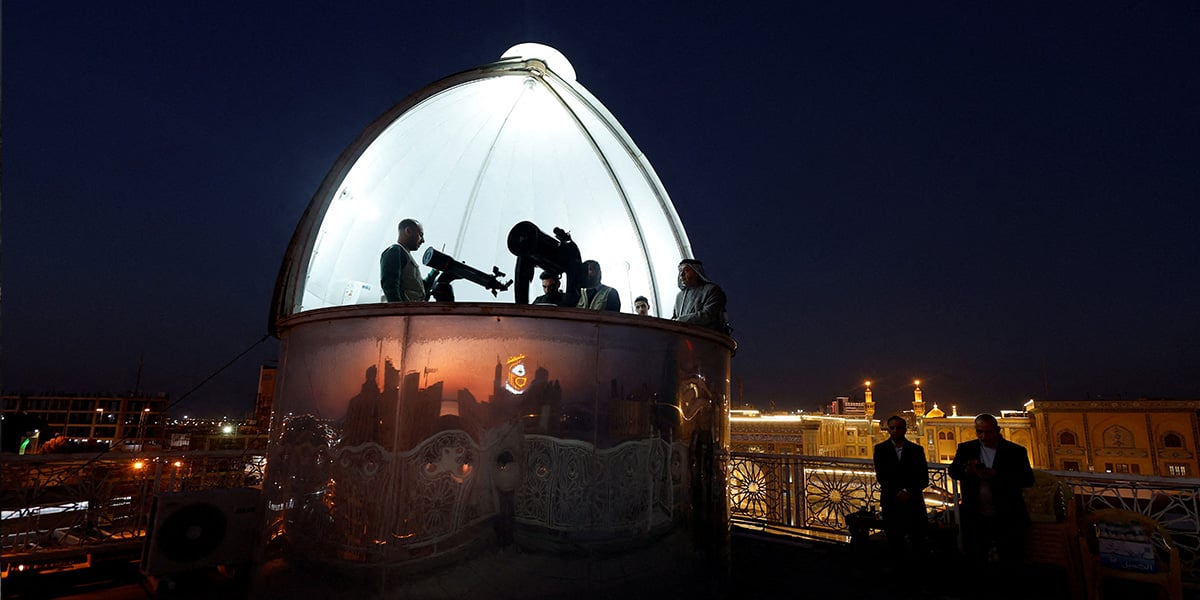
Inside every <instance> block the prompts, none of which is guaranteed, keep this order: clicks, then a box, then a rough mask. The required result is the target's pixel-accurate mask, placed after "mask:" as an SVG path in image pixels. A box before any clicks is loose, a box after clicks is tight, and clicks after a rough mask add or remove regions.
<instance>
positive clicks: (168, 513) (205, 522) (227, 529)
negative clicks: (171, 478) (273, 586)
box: [141, 488, 263, 577]
mask: <svg viewBox="0 0 1200 600" xmlns="http://www.w3.org/2000/svg"><path fill="white" fill-rule="evenodd" d="M261 496H262V492H261V491H260V490H256V489H253V488H232V489H210V490H198V491H190V492H164V493H161V494H159V495H158V496H157V497H156V498H155V499H154V505H153V506H152V507H151V509H150V521H149V522H150V527H149V529H148V530H147V531H146V543H145V545H144V546H143V547H142V563H141V570H142V573H143V574H145V575H147V576H150V577H162V576H165V575H173V574H180V573H187V572H191V571H198V570H201V569H205V568H208V567H214V566H219V565H245V564H249V563H251V562H253V560H254V552H255V550H256V548H257V546H258V543H259V536H260V533H261V531H262V526H263V511H262V506H261Z"/></svg>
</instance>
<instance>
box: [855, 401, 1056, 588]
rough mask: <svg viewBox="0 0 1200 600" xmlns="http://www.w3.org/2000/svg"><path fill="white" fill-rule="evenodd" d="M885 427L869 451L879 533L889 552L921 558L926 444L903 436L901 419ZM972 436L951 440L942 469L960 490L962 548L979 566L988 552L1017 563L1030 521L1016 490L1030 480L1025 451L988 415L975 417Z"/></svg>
mask: <svg viewBox="0 0 1200 600" xmlns="http://www.w3.org/2000/svg"><path fill="white" fill-rule="evenodd" d="M887 431H888V439H887V440H885V441H883V442H881V443H879V444H877V445H876V446H875V453H874V463H875V476H876V478H877V479H878V481H879V504H880V508H881V509H882V511H883V528H884V533H885V535H886V536H887V541H888V545H889V548H890V550H891V551H892V552H894V553H898V555H899V556H902V557H907V558H912V559H920V558H922V557H924V556H925V554H926V552H927V546H926V527H927V525H928V517H927V515H926V509H925V496H924V491H925V488H926V487H928V486H929V466H928V463H927V462H926V460H925V449H924V448H922V447H921V445H920V444H916V443H913V442H911V441H909V440H908V439H906V438H905V433H906V432H907V431H908V423H907V422H906V421H905V420H904V419H903V418H902V417H899V416H893V417H889V418H888V420H887ZM975 435H976V437H977V438H978V439H976V440H973V441H969V442H963V443H961V444H959V445H958V449H957V451H956V452H955V454H954V460H953V461H952V462H951V463H950V468H949V472H950V477H952V478H954V479H956V480H958V481H959V486H960V489H961V493H962V506H961V509H960V513H959V514H960V521H961V527H962V537H963V549H964V552H965V554H966V556H967V558H968V560H970V561H972V562H974V563H978V564H983V563H986V562H988V559H989V556H990V554H991V552H992V550H993V549H994V550H995V552H996V556H997V558H998V559H999V561H1000V562H1001V563H1003V564H1012V563H1015V562H1019V561H1020V560H1021V558H1022V556H1023V550H1024V536H1025V531H1026V528H1027V527H1028V525H1029V512H1028V511H1027V509H1026V508H1025V499H1024V496H1023V494H1022V490H1023V489H1024V488H1027V487H1030V486H1032V485H1033V468H1032V466H1031V465H1030V463H1029V453H1028V451H1026V449H1025V448H1024V447H1023V446H1021V445H1020V444H1016V443H1014V442H1010V441H1008V440H1006V439H1004V438H1003V436H1001V434H1000V425H999V423H998V422H997V421H996V417H994V416H992V415H990V414H981V415H979V416H977V417H975Z"/></svg>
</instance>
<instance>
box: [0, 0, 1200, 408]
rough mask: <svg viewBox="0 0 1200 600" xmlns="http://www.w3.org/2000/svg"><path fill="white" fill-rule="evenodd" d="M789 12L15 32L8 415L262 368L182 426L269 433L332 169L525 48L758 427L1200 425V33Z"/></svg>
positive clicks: (138, 25)
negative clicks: (531, 50) (726, 318)
mask: <svg viewBox="0 0 1200 600" xmlns="http://www.w3.org/2000/svg"><path fill="white" fill-rule="evenodd" d="M790 4H792V3H784V2H767V3H761V4H760V3H755V2H724V3H702V2H679V3H665V2H664V3H647V2H636V3H619V2H607V3H595V2H593V3H573V2H545V3H541V2H487V3H483V2H480V3H469V2H457V1H446V0H442V1H428V2H407V3H405V2H344V1H343V2H305V1H290V2H224V1H209V2H204V3H174V2H166V3H164V2H132V1H130V2H115V3H109V2H54V1H36V2H35V1H32V0H30V1H10V2H6V3H4V6H3V38H2V43H3V64H2V68H3V71H2V82H0V85H2V90H3V91H2V93H3V97H2V102H3V104H2V111H3V112H2V118H3V189H2V192H3V205H2V208H3V212H2V215H0V216H2V221H0V223H2V226H3V231H2V233H3V238H2V242H3V246H2V252H3V254H2V265H0V268H2V271H0V273H2V278H3V281H2V284H3V305H2V311H3V313H2V330H0V334H2V337H0V343H2V352H3V356H2V357H0V358H2V361H3V362H2V366H3V379H2V382H0V384H2V386H3V389H4V391H6V392H21V391H24V392H45V391H66V392H81V393H90V392H103V391H112V392H124V391H130V390H133V389H134V388H135V386H137V387H139V388H140V389H141V390H142V391H149V392H158V391H164V392H169V393H170V394H171V396H172V398H174V399H179V398H181V397H182V396H184V395H185V394H187V393H188V392H189V391H190V390H192V389H194V388H196V387H197V385H199V384H200V383H201V382H202V381H203V380H205V378H206V377H208V376H209V375H211V374H212V373H213V372H215V371H216V370H217V369H218V368H220V367H221V366H222V365H223V364H225V363H226V362H227V361H229V360H230V359H232V358H234V357H235V356H236V355H238V354H239V353H241V352H242V351H244V350H246V349H247V348H251V347H252V348H253V349H252V350H251V351H250V352H249V353H247V354H246V355H245V357H243V358H242V359H241V360H239V361H237V362H236V363H235V364H234V365H233V366H232V367H230V368H229V369H227V370H225V371H224V372H222V373H221V374H220V375H218V376H217V377H215V378H213V379H212V380H211V381H208V382H207V383H205V384H204V385H202V386H200V387H199V389H197V390H196V391H195V392H194V393H192V394H191V395H189V396H187V397H186V398H184V399H183V401H182V402H181V403H180V404H178V405H177V406H176V407H175V408H174V409H173V412H175V413H177V414H206V415H214V416H218V415H220V414H222V413H225V414H231V415H233V414H239V415H240V414H242V413H245V412H248V411H249V410H250V409H251V407H252V405H253V401H254V394H255V389H256V379H257V373H258V367H259V365H260V364H262V363H264V362H265V361H268V360H271V359H273V358H274V357H275V354H276V351H277V349H278V342H277V341H276V340H274V339H269V340H267V341H265V342H263V343H261V344H258V345H255V342H257V341H258V340H260V338H262V337H263V335H264V334H265V333H266V329H267V315H268V309H269V305H270V300H271V293H272V290H273V287H274V284H275V278H276V275H277V272H278V270H279V266H280V264H281V261H282V259H283V255H284V252H285V250H286V248H287V244H288V241H289V240H290V238H291V235H292V232H293V230H294V229H295V227H296V225H297V223H298V222H299V220H300V215H301V213H302V212H303V211H304V209H305V207H306V206H307V205H308V202H309V200H310V199H311V197H312V195H313V193H314V192H315V191H316V189H317V186H318V184H319V182H320V181H321V179H322V178H323V177H324V176H325V174H326V173H327V172H328V170H329V169H330V167H331V166H332V165H333V162H334V160H335V159H336V157H337V156H338V155H339V154H340V153H341V152H342V150H344V149H345V147H346V146H347V145H348V144H349V143H350V142H351V141H352V140H353V139H354V138H355V137H356V136H357V135H358V134H359V133H360V132H361V131H362V130H363V129H364V128H365V127H366V126H367V124H368V123H370V122H371V121H372V120H373V119H374V118H375V117H377V116H378V115H379V114H381V113H383V112H384V111H385V110H387V109H388V108H389V107H390V106H392V105H393V104H395V103H397V102H399V101H400V100H402V99H403V98H405V97H406V96H408V95H409V94H410V93H412V92H414V91H416V90H418V89H419V88H421V87H423V86H424V85H426V84H428V83H431V82H433V81H435V80H437V79H439V78H441V77H443V76H446V75H449V74H451V73H454V72H457V71H460V70H463V69H467V68H471V67H475V66H478V65H481V64H485V63H488V62H492V61H494V60H495V59H497V58H499V56H500V54H501V53H502V52H503V51H504V50H506V49H507V48H509V47H510V46H512V45H514V44H516V43H518V42H524V41H533V42H540V43H544V44H548V45H550V46H553V47H555V48H557V49H558V50H560V51H562V52H563V54H565V55H566V56H567V58H568V59H569V60H570V61H571V63H572V64H573V65H574V67H575V70H576V72H577V73H578V80H579V81H580V83H582V84H583V85H584V86H585V87H587V88H588V89H589V90H590V91H591V92H592V93H593V94H595V96H596V97H597V98H599V99H600V100H601V102H603V103H604V104H605V105H606V106H607V107H608V108H609V110H610V111H611V112H612V113H613V114H614V115H615V116H616V118H617V119H618V120H619V121H620V122H621V123H622V125H623V126H624V127H625V129H626V130H627V131H628V132H629V134H630V136H631V137H632V138H633V140H634V141H635V142H636V143H637V144H638V146H639V147H640V148H641V149H642V150H643V151H644V152H645V154H646V156H647V157H648V159H649V160H650V162H651V164H652V165H653V166H654V168H655V169H656V170H657V172H658V174H659V176H660V178H661V179H662V181H663V184H664V185H665V186H666V189H667V191H668V193H669V194H670V195H671V198H672V200H673V201H674V203H675V206H676V209H677V210H678V212H679V215H680V218H681V220H682V221H683V224H684V227H685V228H686V230H687V232H688V235H689V237H690V238H691V242H692V246H693V248H694V250H695V253H696V255H697V257H698V258H700V259H702V260H704V261H705V263H706V267H707V269H708V273H709V275H710V276H711V277H712V278H713V279H714V280H716V281H717V282H718V283H720V284H722V286H723V287H724V288H725V290H726V292H727V294H728V295H729V313H730V319H731V321H732V324H733V326H734V329H735V331H734V337H735V338H736V339H737V341H738V344H739V349H738V352H737V355H736V357H735V358H734V361H733V375H734V378H735V386H734V387H735V400H736V399H737V398H736V394H737V381H740V382H741V383H742V389H743V392H744V400H745V401H747V402H751V403H754V404H756V405H757V406H759V407H760V408H765V407H767V406H768V403H769V402H772V401H773V402H774V403H775V406H776V407H777V408H781V409H782V408H805V409H812V408H814V407H815V406H816V405H817V404H818V403H821V402H825V401H827V400H829V399H831V398H832V397H834V396H838V395H861V393H862V381H863V380H864V379H871V380H873V381H875V382H876V385H875V386H874V390H875V399H876V402H877V403H878V404H879V411H880V412H883V413H886V412H889V411H892V410H896V409H899V408H901V407H902V405H903V404H905V403H907V402H908V401H909V400H910V399H911V381H912V380H913V379H914V378H920V379H922V388H923V389H924V391H925V399H926V401H927V402H929V403H933V402H937V403H938V404H939V405H941V406H942V407H943V408H947V409H948V406H949V405H950V404H958V405H959V407H960V410H961V411H962V412H964V413H975V412H980V411H983V410H998V409H1001V408H1005V409H1016V408H1019V407H1020V405H1021V403H1022V402H1023V401H1024V400H1025V399H1027V398H1030V397H1033V398H1046V397H1049V398H1055V399H1082V398H1089V397H1090V398H1117V397H1122V398H1136V397H1142V396H1149V397H1174V398H1191V399H1196V398H1200V342H1197V339H1198V338H1200V316H1198V315H1200V277H1198V273H1200V269H1198V268H1197V259H1198V258H1200V241H1198V240H1200V236H1198V235H1197V225H1198V224H1200V208H1197V201H1198V200H1200V8H1198V7H1197V6H1196V5H1195V4H1183V3H1179V4H1170V5H1164V3H1159V2H1120V3H1117V2H1100V3H1095V2H1078V3H1058V2H1049V3H1044V2H1039V3H1031V4H1014V3H1010V2H998V3H982V2H969V3H963V2H947V3H938V4H931V3H920V4H913V3H885V4H880V5H874V4H853V5H845V6H843V4H844V3H827V2H822V3H797V4H800V6H798V7H792V6H789V5H790ZM807 4H811V6H806V5H807ZM826 5H836V6H826ZM429 233H431V235H430V236H429V238H430V242H431V243H432V242H434V241H435V240H434V239H433V238H434V236H433V235H432V232H429ZM669 268H671V267H668V269H669ZM626 304H627V305H628V304H631V302H630V299H626ZM139 363H141V368H140V372H141V376H140V382H139V376H138V373H139Z"/></svg>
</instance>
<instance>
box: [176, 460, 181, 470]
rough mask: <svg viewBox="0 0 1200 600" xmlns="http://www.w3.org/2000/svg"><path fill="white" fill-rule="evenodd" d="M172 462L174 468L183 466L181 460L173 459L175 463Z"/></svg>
mask: <svg viewBox="0 0 1200 600" xmlns="http://www.w3.org/2000/svg"><path fill="white" fill-rule="evenodd" d="M174 464H175V468H176V469H178V468H179V467H182V466H183V461H182V460H177V461H175V463H174Z"/></svg>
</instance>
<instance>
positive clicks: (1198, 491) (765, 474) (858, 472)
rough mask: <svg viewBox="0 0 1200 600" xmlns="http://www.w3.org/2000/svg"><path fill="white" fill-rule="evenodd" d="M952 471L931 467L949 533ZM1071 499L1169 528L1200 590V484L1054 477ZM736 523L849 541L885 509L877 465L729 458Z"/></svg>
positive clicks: (932, 503)
mask: <svg viewBox="0 0 1200 600" xmlns="http://www.w3.org/2000/svg"><path fill="white" fill-rule="evenodd" d="M948 466H949V465H944V464H938V463H930V465H929V481H930V489H929V490H927V492H926V502H927V504H928V505H929V507H930V512H931V513H933V515H934V516H933V518H934V519H936V520H937V522H938V523H940V524H942V525H943V526H945V527H947V528H951V527H957V524H958V512H957V505H958V487H957V484H956V482H955V481H954V480H952V479H950V476H949V473H948V471H947V468H948ZM1049 473H1051V474H1052V475H1054V476H1056V477H1058V478H1059V480H1060V481H1061V482H1062V483H1063V484H1064V485H1066V486H1069V487H1070V488H1071V490H1072V492H1073V496H1074V502H1075V506H1076V508H1077V512H1078V513H1079V514H1084V513H1089V512H1093V511H1096V510H1099V509H1103V508H1121V509H1125V510H1131V511H1134V512H1137V513H1139V514H1143V515H1146V516H1149V517H1151V518H1153V519H1155V520H1156V521H1158V522H1159V523H1161V524H1162V525H1163V527H1165V528H1166V529H1167V530H1168V531H1169V532H1170V533H1171V539H1172V541H1173V542H1174V544H1175V545H1176V546H1177V547H1178V548H1179V551H1180V558H1181V560H1182V562H1183V567H1184V573H1183V575H1184V581H1185V582H1187V583H1189V584H1191V585H1200V479H1183V478H1166V477H1141V476H1133V475H1125V476H1120V475H1113V474H1107V473H1103V474H1100V473H1080V472H1077V471H1049ZM729 504H730V509H731V513H732V517H733V520H734V522H735V523H739V524H743V525H750V526H755V527H761V528H789V529H796V530H808V531H814V532H823V533H832V534H838V535H845V536H849V534H850V531H849V527H848V526H847V522H846V517H847V515H853V514H854V513H856V512H858V511H860V510H862V509H864V508H867V509H868V510H869V509H871V508H875V507H878V506H879V485H878V483H877V482H876V481H875V472H874V469H873V467H872V464H871V461H870V460H867V459H858V458H826V457H814V456H796V455H786V454H756V453H747V452H734V453H732V454H731V455H730V476H729Z"/></svg>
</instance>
